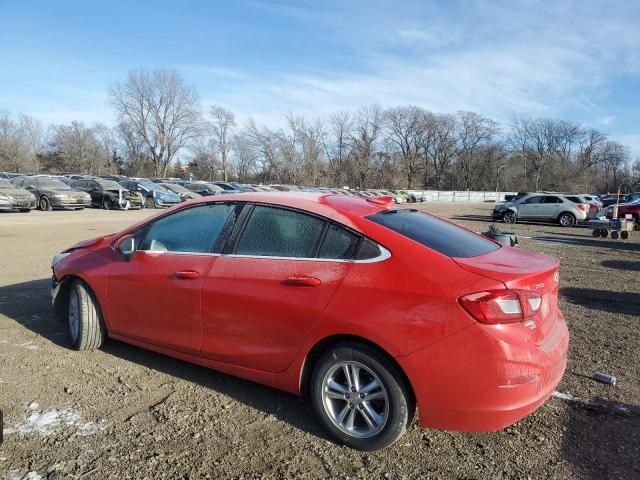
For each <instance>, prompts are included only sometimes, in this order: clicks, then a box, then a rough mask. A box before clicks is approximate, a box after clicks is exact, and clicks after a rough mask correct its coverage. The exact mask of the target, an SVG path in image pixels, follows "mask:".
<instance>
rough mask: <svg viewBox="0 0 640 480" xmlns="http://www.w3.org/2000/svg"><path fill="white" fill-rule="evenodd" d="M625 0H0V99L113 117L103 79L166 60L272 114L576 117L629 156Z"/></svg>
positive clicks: (635, 65)
mask: <svg viewBox="0 0 640 480" xmlns="http://www.w3.org/2000/svg"><path fill="white" fill-rule="evenodd" d="M639 25H640V2H637V1H630V0H626V1H617V0H609V1H593V0H583V1H577V2H569V1H566V2H557V1H534V0H527V1H487V0H468V1H460V2H456V1H428V0H415V1H403V0H393V1H387V2H382V1H376V0H369V1H345V0H343V1H318V0H315V1H304V0H301V1H258V0H243V1H240V0H238V1H223V0H220V1H210V2H206V1H202V2H198V1H182V2H177V1H171V2H169V1H163V0H162V1H161V0H155V1H149V2H142V1H138V2H134V1H119V0H110V1H108V2H92V1H86V0H85V1H57V2H51V1H46V2H45V1H36V0H32V1H14V0H0V65H2V68H1V69H0V109H2V110H8V111H10V112H12V113H19V112H24V113H28V114H31V115H34V116H37V117H39V118H40V119H42V120H43V121H45V122H51V123H66V122H70V121H71V120H74V119H76V120H82V121H84V122H86V123H88V124H92V123H94V122H105V123H108V124H109V123H112V122H113V116H112V113H111V110H110V108H109V106H108V105H107V98H106V91H107V87H108V86H109V85H110V84H111V83H113V82H114V81H118V80H123V79H124V78H125V77H126V73H127V71H128V70H130V69H135V68H140V67H144V68H156V67H166V68H175V69H177V70H179V71H180V72H181V73H182V75H183V76H184V78H185V80H186V81H187V83H189V84H192V85H195V86H196V88H197V89H198V91H199V93H200V96H201V99H202V102H203V105H208V104H213V103H215V104H219V105H223V106H225V107H227V108H230V109H232V110H233V111H235V112H236V114H237V115H238V117H239V118H240V120H241V121H242V119H243V118H246V117H248V116H249V115H251V116H253V117H254V118H255V119H256V120H257V121H259V122H266V123H269V124H271V125H277V124H279V123H281V122H282V117H283V115H284V114H286V113H287V112H290V111H292V112H295V113H301V114H304V115H308V116H311V117H313V116H323V115H326V114H328V113H329V112H333V111H337V110H344V109H355V108H357V107H360V106H362V105H365V104H369V103H372V102H379V103H380V104H382V106H385V107H386V106H392V105H404V104H415V105H420V106H422V107H425V108H427V109H431V110H433V111H438V112H455V111H457V110H473V111H477V112H479V113H483V114H485V115H489V116H491V117H493V118H495V119H497V120H499V121H502V122H505V123H508V122H509V119H510V118H511V117H512V115H513V114H514V113H526V114H529V115H532V116H547V117H555V118H564V119H569V120H574V121H577V122H580V123H583V124H585V125H590V126H594V127H597V128H600V129H601V130H603V131H605V132H607V133H610V134H611V135H612V136H613V137H614V138H616V139H618V140H620V141H622V142H623V143H625V144H627V145H629V146H630V147H631V148H632V152H633V154H634V156H640V122H639V120H640V88H639V87H640V27H638V26H639Z"/></svg>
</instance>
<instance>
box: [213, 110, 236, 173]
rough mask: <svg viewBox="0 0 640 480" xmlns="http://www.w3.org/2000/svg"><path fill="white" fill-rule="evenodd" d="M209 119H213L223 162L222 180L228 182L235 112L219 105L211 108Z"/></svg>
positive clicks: (214, 132)
mask: <svg viewBox="0 0 640 480" xmlns="http://www.w3.org/2000/svg"><path fill="white" fill-rule="evenodd" d="M209 117H211V125H212V127H213V136H214V139H215V141H216V145H217V147H218V151H219V153H220V160H221V161H222V178H223V180H224V181H225V182H226V181H227V180H228V175H227V172H228V167H227V163H228V161H229V152H230V151H231V143H230V138H231V129H232V128H233V127H234V126H235V125H236V121H235V117H234V115H233V112H231V111H230V110H226V109H224V108H222V107H220V106H218V105H213V106H211V108H210V109H209Z"/></svg>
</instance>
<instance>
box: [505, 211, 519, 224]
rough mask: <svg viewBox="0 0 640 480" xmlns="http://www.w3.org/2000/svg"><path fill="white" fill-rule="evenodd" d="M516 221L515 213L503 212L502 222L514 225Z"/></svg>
mask: <svg viewBox="0 0 640 480" xmlns="http://www.w3.org/2000/svg"><path fill="white" fill-rule="evenodd" d="M516 219H517V217H516V213H515V212H512V211H511V210H508V211H506V212H504V214H503V215H502V221H503V222H504V223H516Z"/></svg>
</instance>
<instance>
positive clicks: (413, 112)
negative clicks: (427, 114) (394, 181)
mask: <svg viewBox="0 0 640 480" xmlns="http://www.w3.org/2000/svg"><path fill="white" fill-rule="evenodd" d="M422 113H423V112H422V110H421V109H420V108H418V107H413V106H409V107H396V108H390V109H389V110H387V111H386V112H385V113H384V120H385V127H386V129H387V131H388V138H389V140H391V142H392V143H393V144H395V145H396V146H397V147H398V148H399V149H400V153H401V158H402V161H403V164H404V170H405V175H406V180H407V184H406V187H407V188H411V186H412V185H413V179H414V177H415V176H416V175H417V174H418V172H419V170H420V167H421V163H420V157H419V155H420V140H421V128H420V127H421V120H422Z"/></svg>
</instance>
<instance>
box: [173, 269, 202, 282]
mask: <svg viewBox="0 0 640 480" xmlns="http://www.w3.org/2000/svg"><path fill="white" fill-rule="evenodd" d="M174 275H175V276H176V278H179V279H180V280H195V279H196V278H199V277H200V274H199V273H198V272H196V271H194V270H183V271H182V272H176V273H175V274H174Z"/></svg>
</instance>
